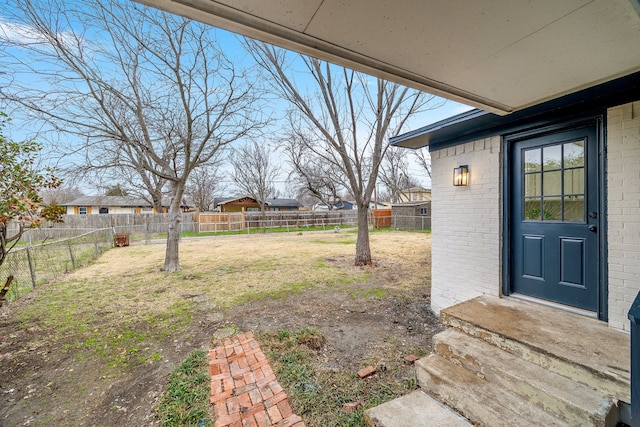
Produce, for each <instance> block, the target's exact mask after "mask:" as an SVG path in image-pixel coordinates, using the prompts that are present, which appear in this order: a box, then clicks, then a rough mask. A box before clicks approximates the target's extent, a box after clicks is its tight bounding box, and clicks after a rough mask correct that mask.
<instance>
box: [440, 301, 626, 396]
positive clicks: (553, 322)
mask: <svg viewBox="0 0 640 427" xmlns="http://www.w3.org/2000/svg"><path fill="white" fill-rule="evenodd" d="M440 318H441V321H442V322H443V323H444V324H446V325H449V326H452V327H455V328H458V329H461V330H462V331H464V332H466V333H468V334H470V335H474V336H477V337H479V338H482V339H483V340H485V341H487V342H489V343H491V344H493V345H496V346H498V347H500V348H502V349H503V350H506V351H508V352H510V353H512V354H515V355H517V356H519V357H521V358H523V359H525V360H528V361H530V362H533V363H536V364H538V365H541V366H544V367H545V368H547V369H550V370H552V371H554V372H556V373H559V374H561V375H564V376H566V377H568V378H572V379H574V380H575V381H578V382H581V383H583V384H586V385H588V386H590V387H593V388H595V389H597V390H600V391H602V392H603V393H607V394H612V395H613V396H615V397H616V398H618V399H620V400H622V401H625V402H629V400H630V339H629V335H628V334H626V333H624V332H620V331H616V330H613V329H611V328H609V327H608V325H607V324H606V323H604V322H600V321H597V320H595V319H590V318H587V317H584V316H580V315H578V314H574V313H570V312H565V311H562V310H558V309H555V308H551V307H546V306H543V305H540V304H535V303H532V302H526V301H522V300H518V299H515V298H495V297H489V296H481V297H478V298H474V299H472V300H469V301H466V302H463V303H460V304H458V305H455V306H453V307H449V308H446V309H444V310H442V312H441V315H440Z"/></svg>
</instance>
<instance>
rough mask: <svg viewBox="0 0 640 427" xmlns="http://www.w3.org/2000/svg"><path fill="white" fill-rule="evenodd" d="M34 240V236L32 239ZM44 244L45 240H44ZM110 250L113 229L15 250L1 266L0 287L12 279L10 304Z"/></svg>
mask: <svg viewBox="0 0 640 427" xmlns="http://www.w3.org/2000/svg"><path fill="white" fill-rule="evenodd" d="M32 239H33V236H32ZM45 240H46V239H45ZM112 247H113V229H111V228H105V229H100V230H92V231H89V232H87V233H83V234H81V235H79V236H75V237H71V238H65V239H59V240H56V241H52V242H46V241H45V243H41V244H37V245H32V244H30V243H28V241H26V242H24V243H21V244H20V245H18V246H17V247H15V248H14V249H13V250H12V251H11V252H9V254H7V257H6V258H5V260H4V263H3V264H2V265H1V266H0V280H1V283H2V285H4V283H6V281H7V279H8V277H9V276H13V281H12V282H11V288H10V290H9V292H8V293H7V297H6V300H7V302H11V301H13V300H15V299H16V298H18V297H19V296H20V295H23V294H26V293H28V292H29V291H31V290H32V289H34V288H35V287H37V286H40V285H43V284H46V283H49V282H51V281H53V280H54V279H55V278H56V277H58V276H60V275H61V274H64V273H67V272H69V271H73V270H75V269H76V268H78V267H80V266H83V265H86V264H88V263H89V262H90V261H92V260H94V259H96V258H97V257H98V256H99V255H100V254H102V253H103V252H105V251H106V250H107V249H109V248H112Z"/></svg>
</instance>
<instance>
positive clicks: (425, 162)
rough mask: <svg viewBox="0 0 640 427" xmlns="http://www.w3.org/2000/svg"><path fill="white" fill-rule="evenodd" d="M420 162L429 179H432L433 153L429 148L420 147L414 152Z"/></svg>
mask: <svg viewBox="0 0 640 427" xmlns="http://www.w3.org/2000/svg"><path fill="white" fill-rule="evenodd" d="M413 154H414V156H415V157H416V160H418V164H419V165H420V166H421V167H422V169H424V171H425V172H426V173H427V176H428V177H429V179H431V154H429V150H428V149H427V148H419V149H417V150H415V151H414V152H413Z"/></svg>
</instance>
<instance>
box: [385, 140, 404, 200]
mask: <svg viewBox="0 0 640 427" xmlns="http://www.w3.org/2000/svg"><path fill="white" fill-rule="evenodd" d="M380 180H381V181H382V183H383V184H384V186H385V187H386V189H387V191H388V193H389V197H390V199H391V202H392V203H397V202H399V201H400V199H401V196H402V195H403V194H405V190H407V189H408V188H409V161H408V160H407V150H406V149H404V148H397V147H389V149H388V150H387V152H386V153H385V156H384V159H383V162H382V165H380Z"/></svg>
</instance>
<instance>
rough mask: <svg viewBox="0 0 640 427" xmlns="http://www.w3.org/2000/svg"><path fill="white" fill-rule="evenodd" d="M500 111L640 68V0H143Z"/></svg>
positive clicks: (246, 33)
mask: <svg viewBox="0 0 640 427" xmlns="http://www.w3.org/2000/svg"><path fill="white" fill-rule="evenodd" d="M138 1H141V2H142V3H146V4H149V5H152V6H155V7H158V8H161V9H164V10H167V11H170V12H173V13H177V14H180V15H183V16H187V17H189V18H192V19H196V20H199V21H202V22H206V23H209V24H211V25H214V26H217V27H220V28H224V29H227V30H230V31H233V32H236V33H239V34H243V35H246V36H249V37H252V38H256V39H259V40H263V41H266V42H269V43H273V44H276V45H279V46H282V47H285V48H288V49H291V50H295V51H298V52H302V53H305V54H308V55H312V56H315V57H318V58H321V59H325V60H328V61H331V62H334V63H337V64H340V65H343V66H346V67H350V68H354V69H357V70H360V71H363V72H366V73H369V74H372V75H375V76H378V77H382V78H385V79H389V80H392V81H395V82H398V83H402V84H405V85H407V86H410V87H414V88H417V89H420V90H423V91H426V92H429V93H433V94H436V95H440V96H443V97H446V98H449V99H453V100H456V101H459V102H463V103H466V104H469V105H472V106H475V107H478V108H481V109H483V110H486V111H490V112H493V113H496V114H500V115H504V114H508V113H511V112H514V111H518V110H522V109H525V108H527V107H530V106H532V105H536V104H539V103H542V102H545V101H547V100H550V99H554V98H557V97H560V96H563V95H566V94H569V93H573V92H576V91H579V90H582V89H585V88H588V87H591V86H594V85H597V84H600V83H603V82H606V81H609V80H612V79H615V78H618V77H621V76H624V75H628V74H631V73H633V72H635V71H639V70H640V6H639V1H640V0H562V1H558V0H536V1H530V0H490V1H478V0H468V1H451V0H423V1H416V0H396V1H388V0H350V1H348V2H345V1H343V0H272V1H264V0H138Z"/></svg>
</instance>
